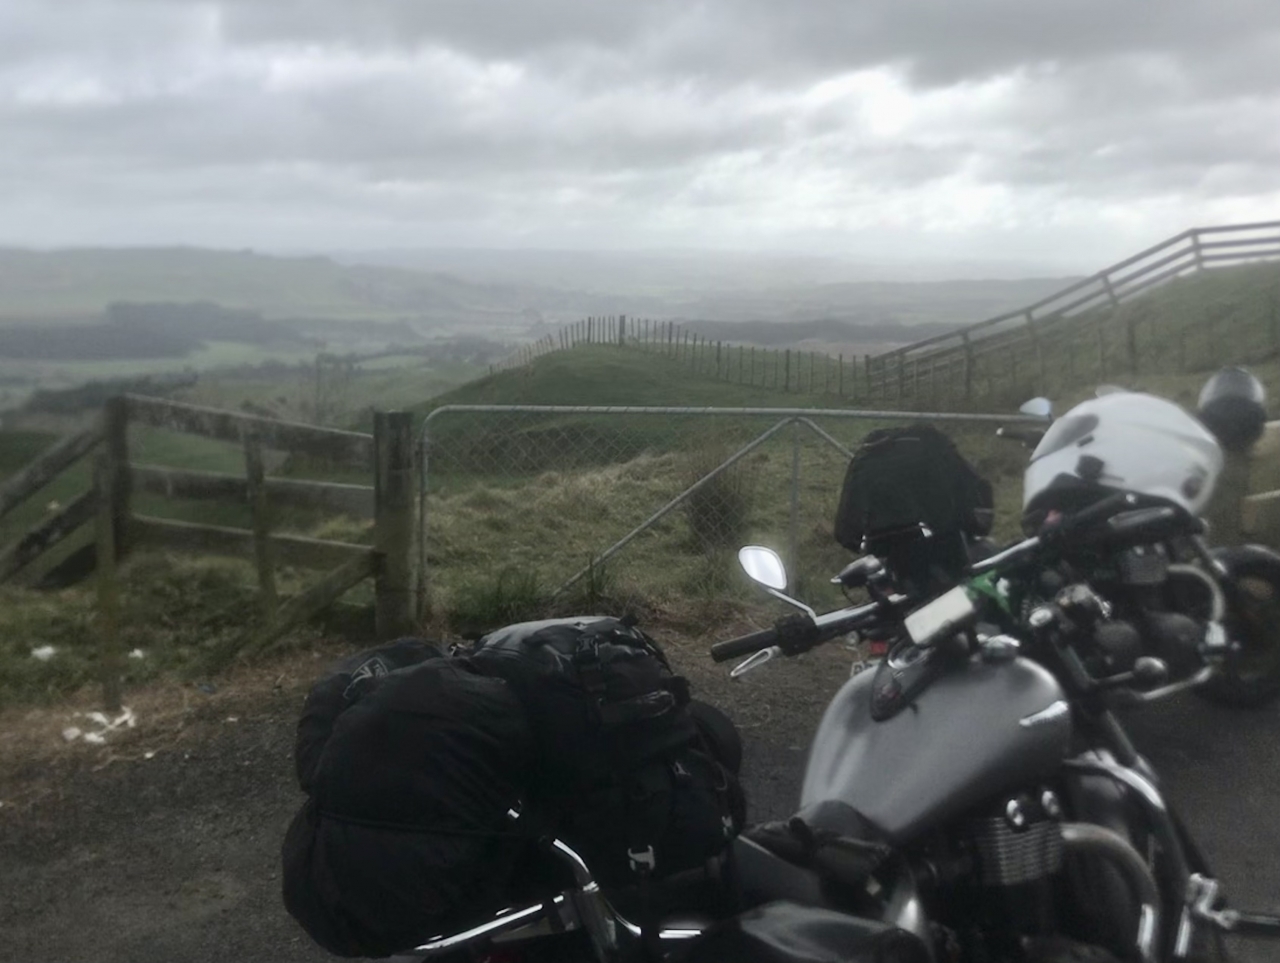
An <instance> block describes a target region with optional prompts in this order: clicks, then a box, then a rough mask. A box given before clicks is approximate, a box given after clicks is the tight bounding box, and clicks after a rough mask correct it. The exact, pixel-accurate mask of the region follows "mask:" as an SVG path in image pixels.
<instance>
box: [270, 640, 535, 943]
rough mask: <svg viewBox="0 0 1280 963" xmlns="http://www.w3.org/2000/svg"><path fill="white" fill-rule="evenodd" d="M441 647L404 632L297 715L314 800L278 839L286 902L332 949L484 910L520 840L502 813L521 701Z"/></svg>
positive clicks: (498, 898) (501, 886)
mask: <svg viewBox="0 0 1280 963" xmlns="http://www.w3.org/2000/svg"><path fill="white" fill-rule="evenodd" d="M437 655H438V650H434V649H433V648H431V647H430V646H423V645H421V644H414V643H410V642H402V643H397V644H396V645H395V646H392V647H387V648H385V649H382V650H378V651H377V654H376V656H375V657H376V658H380V659H381V669H379V668H378V667H377V666H374V665H371V664H368V663H369V657H370V654H369V653H365V654H364V655H363V656H362V657H357V659H356V660H349V661H348V663H346V664H345V665H343V666H340V667H339V671H337V672H335V673H334V674H333V675H331V676H329V677H328V678H326V679H324V680H322V681H321V682H320V683H318V684H317V686H316V687H315V689H314V690H313V691H312V695H311V697H310V698H309V699H308V702H307V708H306V711H305V712H304V715H303V718H302V721H301V722H300V724H299V731H298V735H299V742H298V746H297V755H298V759H297V762H298V771H299V778H300V782H301V784H302V786H303V788H304V789H305V790H306V791H307V792H308V794H309V796H310V798H309V800H308V801H307V803H306V804H305V805H304V806H303V808H302V810H301V811H300V812H299V813H298V814H297V816H296V817H295V818H294V820H293V823H292V824H291V825H290V826H289V830H288V833H287V834H286V837H285V841H284V846H283V853H282V857H283V870H284V872H283V889H284V902H285V906H286V908H287V909H288V910H289V912H290V913H291V914H292V915H293V916H294V918H295V919H297V920H298V922H299V923H301V924H302V926H303V928H304V929H305V930H306V931H307V933H308V934H309V935H310V936H311V937H312V938H313V939H314V940H315V941H316V942H317V943H319V944H320V945H321V946H323V947H324V948H325V949H326V950H328V951H329V952H331V953H335V954H338V955H340V956H388V955H390V954H392V953H395V952H397V951H401V950H404V949H406V948H409V947H412V946H413V945H415V944H416V943H418V942H421V941H422V940H425V939H428V938H430V937H432V936H435V935H438V934H439V933H440V932H442V931H448V930H450V929H454V928H457V926H458V925H459V924H460V923H465V922H468V921H470V920H472V919H474V918H475V917H476V915H477V914H481V915H483V914H484V913H486V912H490V913H491V912H492V911H493V910H494V909H495V908H497V907H500V906H501V905H503V899H504V896H505V894H506V889H507V884H508V883H509V881H510V877H511V873H512V868H513V866H514V865H515V864H516V861H517V859H518V858H519V857H520V855H521V852H522V850H523V848H524V843H523V841H522V839H521V838H520V837H518V836H516V835H515V834H514V833H513V831H512V827H511V822H510V820H509V819H508V818H507V815H506V814H507V811H508V809H509V808H511V807H513V806H516V805H518V801H519V799H520V797H521V796H522V795H523V793H524V791H525V784H526V781H527V778H528V774H529V766H530V762H531V758H532V755H533V742H532V738H531V736H530V733H529V728H528V724H527V722H526V720H525V717H524V712H523V709H522V708H521V705H520V702H519V701H518V700H517V699H516V697H515V695H514V694H513V692H512V691H511V689H510V688H509V687H508V686H507V684H506V683H505V682H503V681H502V680H501V679H496V678H492V677H488V676H485V675H481V674H479V673H477V672H475V671H474V670H473V667H472V666H471V665H470V663H469V661H468V660H466V659H452V658H440V657H435V656H437ZM419 657H421V658H419ZM415 659H416V663H414V662H413V660H415ZM405 661H409V663H410V664H403V665H401V667H399V668H396V667H395V666H396V665H397V664H399V663H403V662H405ZM362 667H363V668H362Z"/></svg>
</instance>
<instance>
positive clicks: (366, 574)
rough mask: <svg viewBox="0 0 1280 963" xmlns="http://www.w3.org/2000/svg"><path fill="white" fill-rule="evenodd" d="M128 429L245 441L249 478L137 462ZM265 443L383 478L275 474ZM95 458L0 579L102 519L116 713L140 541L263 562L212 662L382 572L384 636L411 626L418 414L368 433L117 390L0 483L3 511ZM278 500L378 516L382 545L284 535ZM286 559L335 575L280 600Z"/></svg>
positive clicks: (104, 656)
mask: <svg viewBox="0 0 1280 963" xmlns="http://www.w3.org/2000/svg"><path fill="white" fill-rule="evenodd" d="M131 424H139V425H150V426H153V427H156V428H163V429H167V430H170V431H176V432H183V433H187V434H194V435H200V436H203V437H207V438H215V439H219V440H222V441H230V442H237V443H239V444H241V445H243V447H244V461H245V474H244V476H243V477H241V476H239V475H230V474H224V473H218V472H201V471H188V470H185V469H178V468H168V467H161V466H156V465H144V464H135V463H133V462H132V461H131V460H130V454H129V426H130V425H131ZM264 449H271V450H276V451H284V452H293V453H301V454H304V455H307V456H309V457H311V458H314V459H319V460H322V461H324V462H326V463H329V464H336V465H341V466H347V467H355V468H362V469H366V470H368V471H370V472H371V474H372V476H373V478H372V480H373V484H372V485H352V484H339V483H335V482H320V481H304V480H299V479H291V478H271V477H268V476H267V475H266V472H265V469H264V460H263V450H264ZM93 453H96V457H95V460H94V472H93V478H94V481H93V485H92V487H91V488H90V490H89V491H86V492H84V493H83V494H82V495H80V496H79V497H77V498H76V499H74V500H73V501H72V502H71V503H70V504H69V505H67V506H66V507H64V508H62V509H61V510H59V511H58V512H57V513H56V514H54V515H52V516H51V517H49V518H46V519H45V520H43V521H41V522H40V523H39V524H37V525H35V526H34V527H32V528H31V529H29V530H28V531H27V532H25V533H24V534H22V535H21V536H19V537H18V538H17V539H15V540H14V541H13V542H11V543H10V544H9V545H7V546H4V547H3V548H0V582H5V581H8V580H11V579H13V578H14V577H15V576H17V575H19V574H20V573H21V572H22V571H23V570H24V569H26V568H27V567H28V566H29V565H30V564H31V563H33V562H34V561H35V560H36V559H37V558H39V557H40V556H41V555H43V554H44V553H46V552H48V551H49V550H50V549H52V548H53V547H54V546H55V545H57V544H59V543H60V542H62V541H63V540H64V539H66V538H67V537H68V536H70V535H72V534H73V533H75V532H76V531H78V530H79V529H80V528H81V527H82V526H85V525H87V524H89V523H90V522H94V523H95V529H94V532H95V535H94V560H95V568H96V579H97V593H98V607H99V621H100V631H101V666H102V682H103V694H104V701H105V703H106V706H107V708H108V709H109V710H113V711H114V710H115V709H118V708H119V704H120V677H121V674H122V661H121V660H122V658H123V655H122V651H121V645H120V636H119V628H120V626H119V585H118V571H117V569H118V561H119V560H120V559H122V558H123V557H124V556H125V555H127V554H128V553H129V552H130V551H132V550H133V549H135V548H140V547H158V548H165V549H170V550H176V551H183V552H193V553H197V554H214V555H226V556H233V557H238V558H245V559H249V560H251V561H253V562H254V565H255V568H256V571H257V576H258V618H257V624H256V625H254V626H252V627H251V628H250V629H249V630H247V631H246V632H245V633H243V634H242V635H240V636H239V637H236V638H233V639H230V640H228V641H227V642H226V643H225V644H223V645H222V646H220V647H219V648H218V649H217V650H215V651H214V652H212V653H211V654H210V661H211V662H213V663H218V662H222V661H224V660H226V659H228V658H230V657H232V656H233V655H235V654H236V653H237V652H240V651H242V650H244V649H246V648H254V647H261V646H263V645H266V644H267V643H269V642H270V641H272V640H274V639H275V638H278V637H279V636H280V635H281V634H283V633H284V632H285V631H287V630H288V629H289V628H290V627H292V626H295V625H297V624H298V623H299V622H302V621H304V620H306V619H308V618H310V617H312V616H314V615H315V614H317V613H318V612H320V611H321V610H323V609H324V608H325V607H327V606H328V605H330V604H331V603H332V602H333V601H335V600H336V599H337V598H338V597H339V596H341V595H342V594H343V593H344V592H346V591H347V590H348V589H350V588H352V587H353V586H355V585H356V584H357V583H359V582H361V581H363V580H364V579H367V578H372V579H374V586H375V587H374V592H375V619H376V625H377V634H378V637H379V638H384V639H386V638H394V637H396V636H399V635H405V634H408V633H409V632H411V631H412V630H413V628H414V617H413V603H412V594H411V593H412V585H413V573H412V558H413V551H412V544H411V539H412V537H413V536H412V533H413V532H414V531H415V527H414V524H413V512H414V501H413V479H414V477H415V475H414V454H415V449H414V445H413V433H412V420H411V417H410V415H409V414H408V413H406V412H378V413H376V414H375V416H374V431H373V434H371V435H370V434H364V433H361V432H353V431H340V430H337V429H332V428H320V427H317V426H314V425H305V424H298V423H293V422H284V421H276V420H272V419H269V418H260V417H256V416H252V415H245V414H241V413H239V412H233V411H223V410H219V409H214V408H204V407H200V406H196V405H188V404H182V403H178V402H172V401H164V400H159V399H155V398H145V397H139V396H132V395H126V396H120V397H115V398H111V399H109V400H108V401H107V403H106V405H105V406H104V408H103V411H102V414H101V417H100V418H99V419H98V420H97V422H96V423H95V424H94V425H93V426H92V427H90V428H88V429H86V430H84V431H82V432H79V433H78V434H75V435H72V436H70V437H68V438H66V439H64V440H62V441H60V442H58V443H57V444H56V445H54V446H53V447H52V448H50V449H49V450H48V451H47V452H45V453H44V454H42V455H41V456H40V457H39V458H37V459H35V461H33V462H31V463H30V464H29V465H28V466H27V467H26V468H25V469H23V470H22V471H20V472H18V473H17V474H16V475H14V476H12V477H10V478H9V479H8V480H6V481H5V483H4V484H3V485H0V518H3V517H4V516H5V515H7V514H8V513H9V512H10V511H12V510H13V509H14V508H16V507H17V506H18V505H20V504H21V503H23V502H24V501H25V500H26V499H28V498H29V497H30V496H31V495H33V494H34V493H35V492H37V491H38V490H39V489H40V488H42V487H43V486H44V485H45V484H47V483H48V482H49V481H51V480H52V479H53V478H55V477H56V476H58V475H59V474H61V473H62V472H63V471H65V470H66V469H68V468H69V467H71V466H72V465H73V464H75V463H76V462H78V461H79V460H80V459H82V458H84V457H86V456H88V455H90V454H93ZM135 492H149V493H152V494H160V495H167V496H171V497H177V498H186V499H208V500H215V501H224V502H226V501H231V502H236V503H239V504H247V506H248V507H249V510H250V515H251V517H252V528H247V529H241V528H228V527H223V526H217V525H206V524H200V523H192V522H181V521H174V520H172V519H164V518H155V517H150V516H146V515H140V514H137V513H136V512H134V510H133V506H132V502H133V495H134V493H135ZM280 506H302V507H306V508H312V509H316V508H318V509H322V510H328V511H335V512H343V513H347V514H352V515H356V516H359V517H365V518H369V517H371V518H372V519H373V545H372V546H368V545H359V544H354V543H349V542H339V541H332V540H328V539H318V538H307V537H304V536H300V535H289V534H282V533H278V532H274V531H273V530H272V529H273V519H272V514H273V509H275V508H277V507H280ZM280 564H284V565H291V566H295V567H298V568H306V569H319V570H323V571H324V573H325V574H324V575H323V576H322V577H321V578H319V580H318V581H316V582H314V583H313V584H311V585H310V587H308V588H307V589H305V590H304V591H303V592H301V593H300V594H298V595H296V596H294V597H292V598H289V599H287V600H285V601H283V602H281V600H280V599H279V596H278V592H277V590H276V582H275V570H276V566H277V565H280Z"/></svg>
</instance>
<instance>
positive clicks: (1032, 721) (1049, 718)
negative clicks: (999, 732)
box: [1018, 699, 1071, 729]
mask: <svg viewBox="0 0 1280 963" xmlns="http://www.w3.org/2000/svg"><path fill="white" fill-rule="evenodd" d="M1069 715H1071V705H1070V704H1069V703H1068V702H1067V700H1066V699H1059V700H1058V701H1057V702H1051V703H1049V704H1048V705H1047V706H1045V707H1044V708H1043V709H1041V710H1040V711H1039V712H1033V713H1031V715H1029V716H1023V717H1022V718H1021V719H1019V720H1018V725H1020V726H1021V727H1022V728H1024V729H1032V728H1034V727H1035V726H1042V725H1044V724H1045V723H1048V722H1055V721H1056V720H1058V719H1061V718H1062V717H1063V716H1069Z"/></svg>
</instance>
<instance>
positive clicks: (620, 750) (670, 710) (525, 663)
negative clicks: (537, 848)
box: [470, 617, 746, 887]
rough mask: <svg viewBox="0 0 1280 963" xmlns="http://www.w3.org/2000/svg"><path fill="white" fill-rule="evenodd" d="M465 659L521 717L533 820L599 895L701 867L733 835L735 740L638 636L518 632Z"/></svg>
mask: <svg viewBox="0 0 1280 963" xmlns="http://www.w3.org/2000/svg"><path fill="white" fill-rule="evenodd" d="M470 658H471V660H472V661H473V662H474V664H475V665H476V666H477V667H478V668H479V669H480V671H483V672H486V673H489V674H491V675H494V676H496V677H499V678H502V679H504V680H506V681H507V683H508V684H509V685H510V686H511V688H512V689H513V690H514V692H515V693H516V695H517V696H518V697H519V699H520V701H521V703H522V704H523V706H524V709H525V712H526V714H527V717H528V719H529V724H530V727H531V729H532V731H533V735H534V740H535V744H536V747H537V751H536V766H535V775H534V777H533V779H532V780H531V783H530V791H529V796H528V799H527V802H528V804H529V809H530V811H531V813H533V814H536V815H535V818H537V819H539V820H541V821H542V823H543V824H544V826H545V828H546V831H547V832H550V833H552V834H554V835H556V836H558V837H559V838H561V839H563V840H564V841H565V842H566V843H568V844H569V845H570V846H572V847H573V848H574V849H576V850H577V851H578V852H579V853H580V854H581V855H582V856H583V857H584V858H585V859H586V860H587V863H588V865H590V867H591V869H592V871H593V872H594V873H595V875H596V877H597V878H598V879H599V880H600V882H601V883H602V884H603V885H605V886H607V887H625V886H629V885H632V884H634V883H636V882H637V881H639V880H643V879H645V878H649V877H652V878H662V877H666V876H669V875H671V874H674V873H679V872H682V871H685V870H689V869H692V868H694V867H697V866H700V865H702V864H704V863H705V862H707V861H708V860H711V859H713V858H714V857H717V856H718V855H720V854H721V853H722V852H723V851H724V850H725V849H726V847H727V846H728V844H729V842H730V841H731V839H732V838H733V836H734V835H735V834H736V833H737V831H738V830H739V829H740V828H741V826H742V823H743V821H744V819H745V809H746V806H745V801H744V799H743V795H742V790H741V787H740V786H739V784H738V781H737V778H736V776H735V775H734V773H733V772H732V771H731V770H730V767H733V768H736V762H737V760H738V759H740V758H741V745H740V743H739V742H738V737H737V733H736V731H735V730H734V729H733V727H732V724H731V723H729V722H728V720H727V719H726V718H725V717H724V716H723V715H722V714H720V713H718V712H715V711H714V710H710V709H709V707H702V709H701V710H700V711H698V712H697V713H695V712H694V711H691V706H690V699H689V687H688V683H687V682H686V681H685V680H684V679H683V678H681V677H680V676H677V675H675V674H674V673H673V672H672V671H671V667H670V665H669V663H668V662H667V659H666V656H665V655H664V654H663V652H662V650H661V649H660V648H659V647H658V646H657V644H656V643H655V642H654V641H653V640H652V639H650V638H649V637H648V636H646V635H645V634H644V633H643V632H641V631H640V630H639V629H637V628H635V626H634V625H631V624H629V623H627V622H624V621H621V620H618V619H613V618H597V617H592V618H577V619H555V620H547V621H541V622H527V623H522V624H520V625H513V626H508V627H507V628H504V629H500V630H499V631H497V632H493V633H491V634H489V635H487V636H485V637H484V638H482V639H481V640H480V641H479V642H478V643H477V644H476V646H475V648H474V649H473V651H472V653H471V656H470ZM704 734H705V735H704ZM717 752H718V753H719V754H720V756H721V757H722V758H717V757H716V755H717ZM724 763H728V764H729V765H728V766H726V765H725V764H724Z"/></svg>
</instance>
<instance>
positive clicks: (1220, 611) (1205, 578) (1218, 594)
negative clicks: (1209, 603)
mask: <svg viewBox="0 0 1280 963" xmlns="http://www.w3.org/2000/svg"><path fill="white" fill-rule="evenodd" d="M1166 570H1167V571H1168V572H1169V573H1170V574H1173V575H1190V576H1191V577H1192V578H1196V579H1199V580H1200V581H1202V582H1204V584H1205V585H1206V586H1208V588H1209V594H1210V595H1212V596H1213V612H1212V613H1211V614H1210V616H1209V618H1210V620H1211V621H1213V622H1221V621H1222V620H1223V619H1224V618H1226V615H1227V596H1226V593H1224V592H1223V591H1222V586H1221V585H1220V584H1219V583H1218V580H1217V579H1216V578H1214V577H1213V576H1212V575H1210V574H1209V573H1208V572H1206V571H1205V570H1204V569H1202V568H1201V567H1200V566H1199V565H1187V564H1186V563H1185V562H1174V563H1172V564H1170V565H1169V566H1168V568H1167V569H1166ZM1226 574H1227V573H1226V572H1219V573H1218V575H1219V576H1220V577H1221V576H1225V575H1226Z"/></svg>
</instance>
